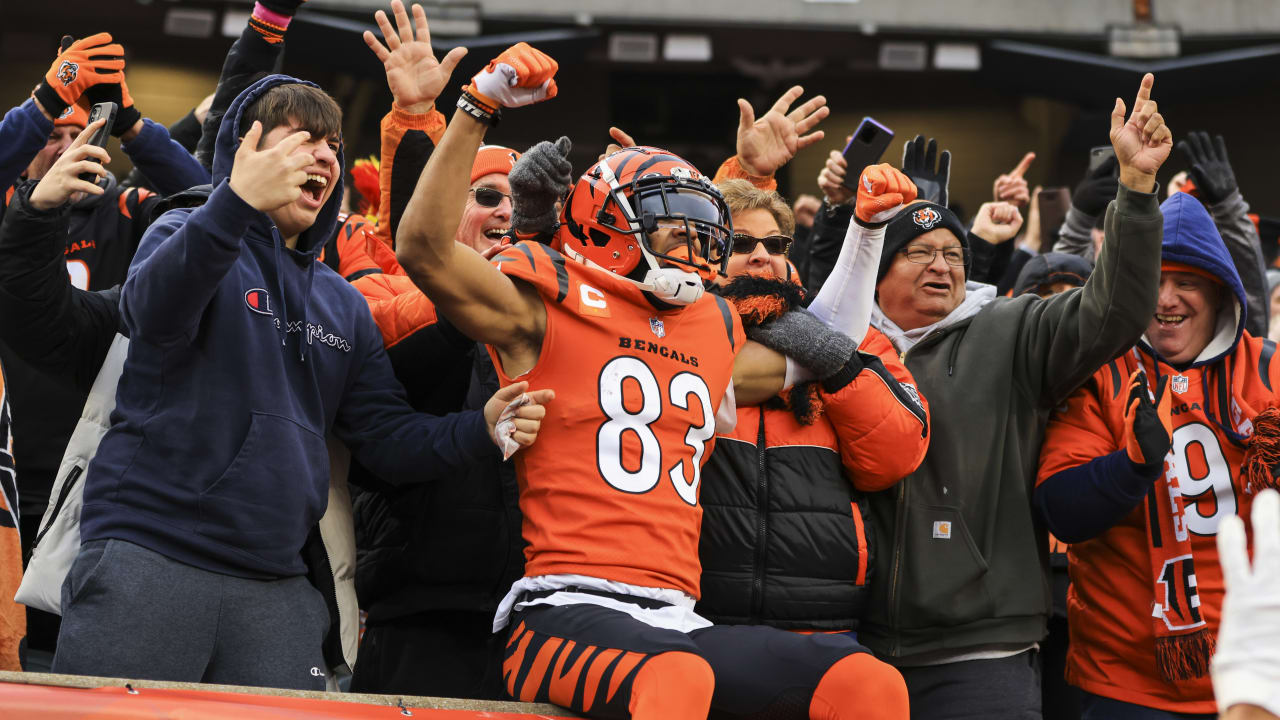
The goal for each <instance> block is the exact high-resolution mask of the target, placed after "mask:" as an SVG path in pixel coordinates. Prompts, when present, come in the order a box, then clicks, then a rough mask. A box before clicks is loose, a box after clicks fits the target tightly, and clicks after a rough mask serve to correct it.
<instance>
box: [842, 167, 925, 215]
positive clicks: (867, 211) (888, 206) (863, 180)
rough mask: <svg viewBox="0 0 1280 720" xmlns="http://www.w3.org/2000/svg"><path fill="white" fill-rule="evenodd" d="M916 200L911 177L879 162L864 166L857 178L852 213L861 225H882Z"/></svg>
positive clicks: (914, 186)
mask: <svg viewBox="0 0 1280 720" xmlns="http://www.w3.org/2000/svg"><path fill="white" fill-rule="evenodd" d="M915 199H916V185H915V183H913V182H911V178H909V177H907V176H906V174H904V173H903V172H902V171H901V170H899V169H897V168H895V167H894V166H892V165H890V164H889V163H880V164H879V165H871V166H869V167H867V168H866V169H865V170H863V171H862V177H860V178H858V199H857V204H856V205H855V206H854V211H853V212H854V215H856V216H857V217H858V222H860V223H862V224H863V225H873V226H875V225H883V224H884V223H886V222H888V221H889V219H890V218H892V217H893V216H894V215H897V214H898V210H900V209H901V208H902V206H903V205H906V204H907V203H909V202H911V201H913V200H915Z"/></svg>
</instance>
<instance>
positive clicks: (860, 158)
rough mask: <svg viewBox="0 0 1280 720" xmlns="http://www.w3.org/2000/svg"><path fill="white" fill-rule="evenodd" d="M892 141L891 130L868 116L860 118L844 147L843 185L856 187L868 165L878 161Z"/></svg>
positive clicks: (855, 188)
mask: <svg viewBox="0 0 1280 720" xmlns="http://www.w3.org/2000/svg"><path fill="white" fill-rule="evenodd" d="M890 142H893V131H892V130H890V129H889V128H887V127H885V126H884V125H881V124H880V123H878V122H876V121H875V120H874V119H872V118H869V117H864V118H862V122H861V123H859V124H858V129H857V130H855V131H854V133H853V137H852V138H850V139H849V144H848V145H846V146H845V148H844V160H845V162H847V163H848V164H849V167H848V169H847V170H846V171H845V174H844V186H845V187H847V188H849V189H850V190H854V191H856V190H857V189H858V178H859V177H861V175H862V171H863V170H864V169H866V167H867V166H868V165H875V164H876V163H878V162H880V158H881V157H882V156H883V155H884V151H885V150H888V149H889V143H890Z"/></svg>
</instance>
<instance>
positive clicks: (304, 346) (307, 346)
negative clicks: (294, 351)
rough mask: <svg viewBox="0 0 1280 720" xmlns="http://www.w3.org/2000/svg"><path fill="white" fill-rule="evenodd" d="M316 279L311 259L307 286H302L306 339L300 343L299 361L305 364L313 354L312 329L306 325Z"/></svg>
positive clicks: (313, 263)
mask: <svg viewBox="0 0 1280 720" xmlns="http://www.w3.org/2000/svg"><path fill="white" fill-rule="evenodd" d="M315 277H316V262H315V260H314V259H311V260H310V262H308V263H307V281H306V284H305V285H303V286H302V324H303V326H304V327H303V336H304V337H303V338H302V339H300V340H299V341H298V361H299V362H304V363H305V362H306V361H307V356H308V355H310V354H311V338H312V335H311V329H310V328H309V327H306V324H307V317H308V312H307V311H308V310H310V309H311V282H312V280H315Z"/></svg>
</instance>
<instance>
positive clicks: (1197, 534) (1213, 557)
mask: <svg viewBox="0 0 1280 720" xmlns="http://www.w3.org/2000/svg"><path fill="white" fill-rule="evenodd" d="M1274 352H1275V344H1274V343H1272V342H1271V341H1269V340H1263V339H1260V338H1253V337H1250V336H1249V334H1248V333H1245V334H1244V336H1243V337H1242V338H1241V340H1240V342H1239V343H1238V344H1237V345H1236V348H1235V350H1234V351H1233V352H1232V353H1231V354H1230V355H1228V356H1227V357H1226V358H1225V359H1224V360H1222V361H1220V362H1218V363H1214V364H1210V365H1202V366H1199V367H1193V368H1191V369H1189V370H1187V371H1185V372H1178V371H1177V370H1174V369H1173V368H1172V367H1170V366H1169V365H1166V364H1164V363H1161V364H1160V368H1159V372H1160V375H1161V376H1166V375H1167V376H1170V380H1169V388H1170V389H1169V391H1168V392H1170V393H1172V396H1173V397H1172V399H1173V449H1172V452H1171V454H1172V460H1173V463H1174V467H1175V468H1177V470H1176V472H1177V473H1178V485H1179V486H1180V488H1181V490H1182V498H1183V503H1184V508H1185V509H1184V513H1183V523H1184V524H1185V528H1186V531H1187V532H1188V533H1189V536H1190V541H1191V551H1192V554H1193V556H1194V559H1195V575H1194V580H1193V579H1192V578H1190V577H1179V579H1178V581H1177V582H1175V583H1166V584H1165V592H1166V593H1167V596H1166V598H1162V599H1161V604H1162V606H1163V607H1165V608H1171V607H1172V608H1178V609H1180V610H1181V611H1183V612H1186V611H1187V608H1191V607H1194V605H1195V602H1194V600H1193V598H1198V601H1199V612H1200V614H1201V616H1202V617H1203V618H1204V620H1205V622H1206V623H1207V624H1208V628H1207V629H1208V632H1209V634H1210V636H1216V635H1217V633H1218V621H1219V618H1220V616H1221V612H1222V597H1223V586H1222V570H1221V567H1220V566H1219V564H1218V549H1217V545H1216V544H1215V543H1216V535H1217V529H1218V522H1219V521H1220V520H1221V519H1222V518H1223V517H1225V516H1227V515H1240V516H1241V517H1244V518H1246V519H1247V518H1248V516H1249V512H1248V510H1249V507H1250V506H1251V504H1252V501H1253V497H1252V496H1251V495H1247V494H1246V493H1245V491H1244V484H1245V480H1244V478H1243V477H1242V473H1241V465H1242V463H1243V461H1244V454H1245V450H1244V448H1243V447H1242V446H1240V445H1238V444H1236V443H1234V442H1232V440H1231V439H1230V438H1229V437H1228V436H1227V433H1225V432H1224V431H1223V430H1222V429H1221V428H1220V427H1219V426H1218V424H1217V423H1215V422H1214V420H1213V419H1212V418H1210V417H1209V415H1208V414H1207V413H1206V408H1208V410H1209V411H1210V412H1212V413H1213V415H1214V416H1215V417H1217V418H1218V419H1219V420H1222V421H1223V422H1225V423H1227V425H1228V426H1229V427H1231V428H1232V429H1233V431H1234V432H1236V433H1239V434H1241V435H1248V434H1249V433H1250V432H1251V425H1250V422H1249V421H1250V420H1251V419H1252V418H1254V417H1256V416H1257V414H1258V413H1260V412H1262V411H1263V410H1265V409H1267V408H1268V407H1272V406H1275V405H1280V402H1278V401H1277V397H1276V393H1275V391H1276V390H1278V389H1280V361H1275V362H1273V361H1272V356H1273V354H1274ZM1138 357H1141V362H1142V366H1143V367H1144V368H1145V369H1146V372H1147V377H1148V381H1149V382H1150V384H1151V387H1152V388H1154V387H1155V378H1156V377H1157V376H1156V374H1155V370H1156V368H1155V367H1154V366H1153V364H1152V359H1151V357H1150V356H1149V355H1147V354H1146V353H1138V352H1137V351H1130V352H1128V353H1126V354H1124V355H1122V356H1120V357H1119V358H1117V359H1115V360H1112V361H1111V362H1109V363H1107V364H1106V365H1104V366H1102V368H1101V369H1100V370H1098V372H1096V373H1094V375H1093V377H1091V378H1090V379H1089V381H1088V382H1086V383H1085V384H1084V385H1083V386H1081V387H1080V389H1078V390H1076V391H1075V393H1073V394H1072V395H1071V397H1070V398H1069V399H1068V401H1067V409H1066V410H1065V411H1062V409H1059V411H1058V412H1055V413H1054V414H1053V416H1052V417H1051V419H1050V421H1049V426H1048V429H1047V430H1046V434H1045V440H1044V445H1043V449H1042V450H1041V455H1040V472H1039V476H1038V478H1037V484H1039V483H1040V482H1043V481H1044V480H1045V479H1047V478H1048V477H1050V476H1052V475H1054V474H1055V473H1058V472H1060V471H1062V470H1065V469H1067V468H1071V467H1076V466H1078V465H1082V464H1084V463H1087V462H1089V461H1090V460H1093V459H1094V458H1097V457H1100V456H1102V455H1106V454H1108V453H1112V452H1115V451H1117V450H1121V449H1123V448H1124V446H1125V444H1124V403H1125V400H1126V399H1127V396H1128V389H1127V388H1128V384H1129V376H1130V375H1131V374H1132V373H1133V371H1134V370H1136V369H1137V368H1138ZM1223 368H1226V371H1227V374H1228V377H1220V375H1221V373H1222V370H1223ZM1179 378H1183V379H1179ZM1206 387H1207V388H1208V390H1207V392H1208V394H1207V396H1206ZM1224 388H1226V389H1227V392H1225V393H1223V392H1222V390H1223V389H1224ZM1146 507H1147V504H1146V503H1143V504H1140V505H1138V507H1137V508H1135V509H1134V510H1133V511H1132V512H1130V513H1129V514H1128V515H1127V516H1125V518H1124V519H1123V520H1121V521H1120V522H1119V523H1117V524H1116V525H1115V526H1114V527H1112V528H1111V529H1109V530H1107V531H1106V532H1104V533H1103V534H1101V535H1099V536H1097V537H1095V538H1093V539H1091V540H1086V541H1084V542H1079V543H1072V544H1071V545H1070V546H1069V548H1068V551H1067V558H1068V562H1069V565H1070V571H1071V587H1070V589H1069V590H1068V593H1067V612H1068V621H1069V627H1070V636H1071V645H1070V649H1069V650H1068V652H1067V671H1066V677H1067V682H1069V683H1071V684H1072V685H1076V686H1078V687H1080V688H1081V689H1083V690H1085V691H1087V692H1091V693H1094V694H1095V695H1101V696H1103V697H1109V698H1113V699H1116V700H1120V701H1122V702H1128V703H1135V704H1139V705H1144V706H1147V707H1154V708H1159V709H1162V710H1168V711H1172V712H1178V713H1214V712H1217V706H1216V705H1215V704H1214V700H1213V687H1212V684H1211V682H1210V679H1209V676H1208V675H1207V674H1206V675H1205V676H1204V677H1200V678H1194V679H1192V680H1189V681H1186V682H1182V683H1178V684H1176V685H1175V684H1171V683H1167V682H1164V681H1163V680H1162V679H1161V677H1160V673H1159V671H1158V670H1157V668H1156V652H1155V631H1154V629H1153V627H1152V624H1153V620H1152V607H1153V603H1154V602H1155V600H1156V598H1153V597H1152V582H1153V578H1152V577H1151V575H1152V571H1151V565H1150V560H1149V559H1148V556H1149V552H1150V549H1149V548H1150V542H1149V540H1148V538H1147V526H1146V519H1145V517H1144V515H1143V513H1144V511H1145V508H1146ZM1161 510H1162V512H1161V516H1160V518H1159V521H1161V522H1168V515H1169V513H1168V510H1167V509H1166V508H1162V509H1161ZM1247 525H1248V523H1247V521H1246V526H1247ZM1171 621H1172V622H1175V624H1177V622H1178V620H1177V619H1176V618H1174V619H1171Z"/></svg>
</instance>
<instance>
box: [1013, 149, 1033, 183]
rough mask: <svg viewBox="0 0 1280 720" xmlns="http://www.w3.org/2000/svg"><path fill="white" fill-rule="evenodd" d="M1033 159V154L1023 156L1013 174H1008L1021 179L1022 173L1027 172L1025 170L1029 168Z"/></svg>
mask: <svg viewBox="0 0 1280 720" xmlns="http://www.w3.org/2000/svg"><path fill="white" fill-rule="evenodd" d="M1035 159H1036V154H1035V153H1033V152H1029V153H1027V154H1026V155H1023V156H1022V160H1021V161H1020V162H1019V163H1018V167H1016V168H1014V169H1013V172H1011V173H1009V174H1010V175H1012V176H1014V177H1022V175H1023V173H1025V172H1026V171H1027V168H1030V167H1031V161H1032V160H1035Z"/></svg>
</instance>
